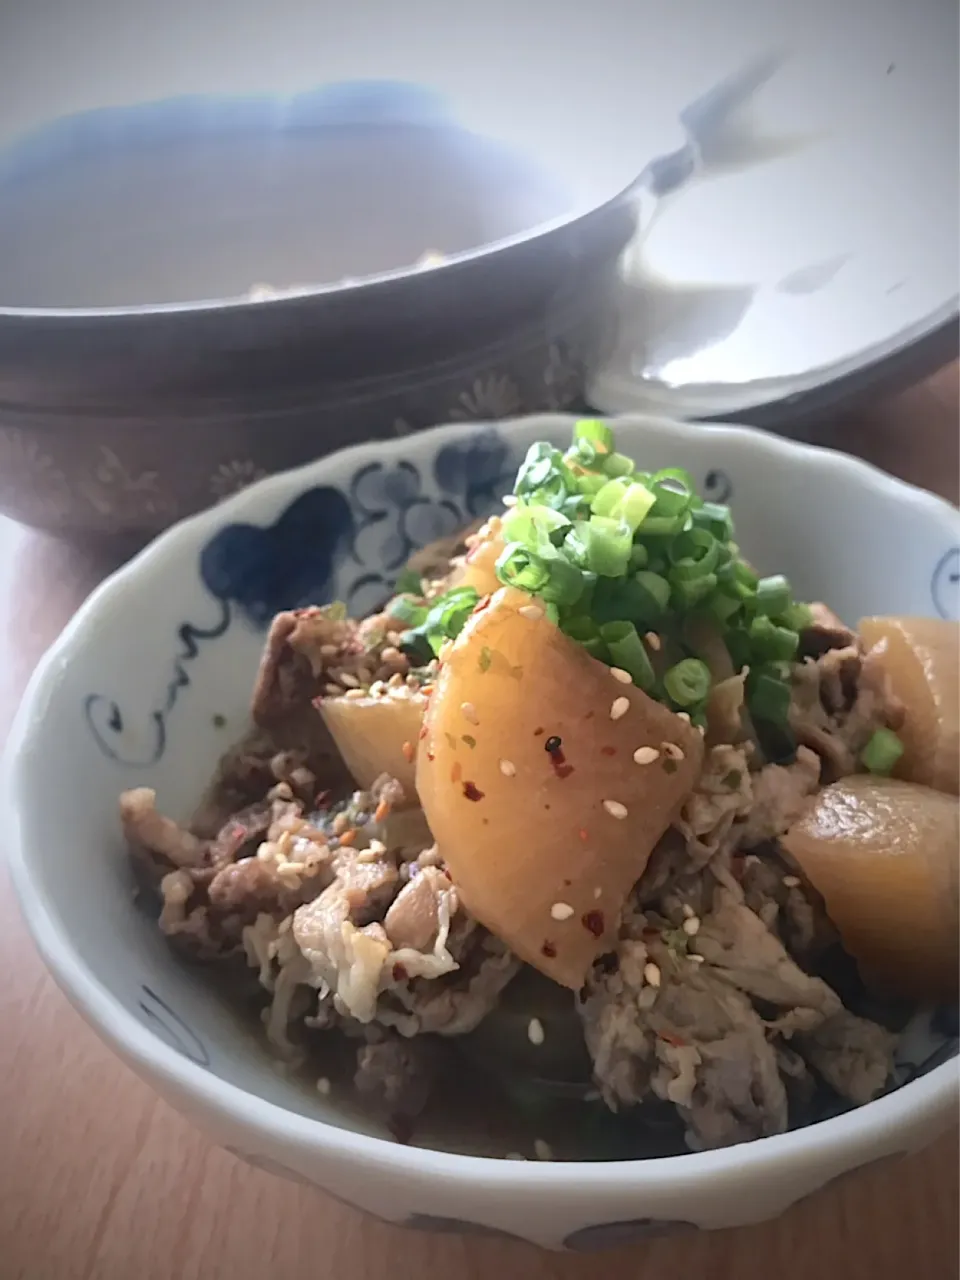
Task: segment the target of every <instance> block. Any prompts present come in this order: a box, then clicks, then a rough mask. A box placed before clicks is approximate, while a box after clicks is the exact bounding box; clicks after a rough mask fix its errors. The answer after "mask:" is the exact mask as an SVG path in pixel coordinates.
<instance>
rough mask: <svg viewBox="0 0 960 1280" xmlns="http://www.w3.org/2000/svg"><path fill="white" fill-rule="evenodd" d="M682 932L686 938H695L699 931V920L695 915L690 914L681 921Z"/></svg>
mask: <svg viewBox="0 0 960 1280" xmlns="http://www.w3.org/2000/svg"><path fill="white" fill-rule="evenodd" d="M683 932H684V933H685V934H686V935H687V937H688V938H695V937H696V936H697V934H698V933H699V932H700V921H699V920H698V919H697V917H696V916H690V917H689V918H688V919H686V920H684V922H683Z"/></svg>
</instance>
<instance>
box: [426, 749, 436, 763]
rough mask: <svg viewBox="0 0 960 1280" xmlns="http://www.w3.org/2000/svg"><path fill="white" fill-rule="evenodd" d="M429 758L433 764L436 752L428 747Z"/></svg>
mask: <svg viewBox="0 0 960 1280" xmlns="http://www.w3.org/2000/svg"><path fill="white" fill-rule="evenodd" d="M427 759H428V760H429V761H430V763H431V764H433V761H434V754H433V752H432V751H431V750H430V748H429V747H427Z"/></svg>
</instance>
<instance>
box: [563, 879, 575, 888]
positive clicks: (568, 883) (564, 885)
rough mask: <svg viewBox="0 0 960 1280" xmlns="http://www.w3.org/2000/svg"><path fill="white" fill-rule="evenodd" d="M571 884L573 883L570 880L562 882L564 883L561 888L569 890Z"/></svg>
mask: <svg viewBox="0 0 960 1280" xmlns="http://www.w3.org/2000/svg"><path fill="white" fill-rule="evenodd" d="M572 884H573V881H572V880H564V882H563V887H564V888H565V889H569V888H570V886H571V885H572Z"/></svg>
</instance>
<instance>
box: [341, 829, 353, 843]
mask: <svg viewBox="0 0 960 1280" xmlns="http://www.w3.org/2000/svg"><path fill="white" fill-rule="evenodd" d="M356 838H357V833H356V831H354V830H353V829H351V830H350V831H344V833H343V835H342V836H340V843H341V844H342V845H344V844H346V845H351V844H353V843H354V841H355V840H356Z"/></svg>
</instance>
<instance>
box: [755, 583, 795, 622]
mask: <svg viewBox="0 0 960 1280" xmlns="http://www.w3.org/2000/svg"><path fill="white" fill-rule="evenodd" d="M756 602H757V612H758V613H764V614H766V615H767V617H768V618H775V617H776V616H777V615H778V614H781V613H783V611H784V609H789V607H790V583H789V582H788V581H787V580H786V578H785V577H784V576H783V574H780V573H778V574H775V575H774V576H773V577H772V578H761V579H760V581H759V582H758V583H757V596H756Z"/></svg>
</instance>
